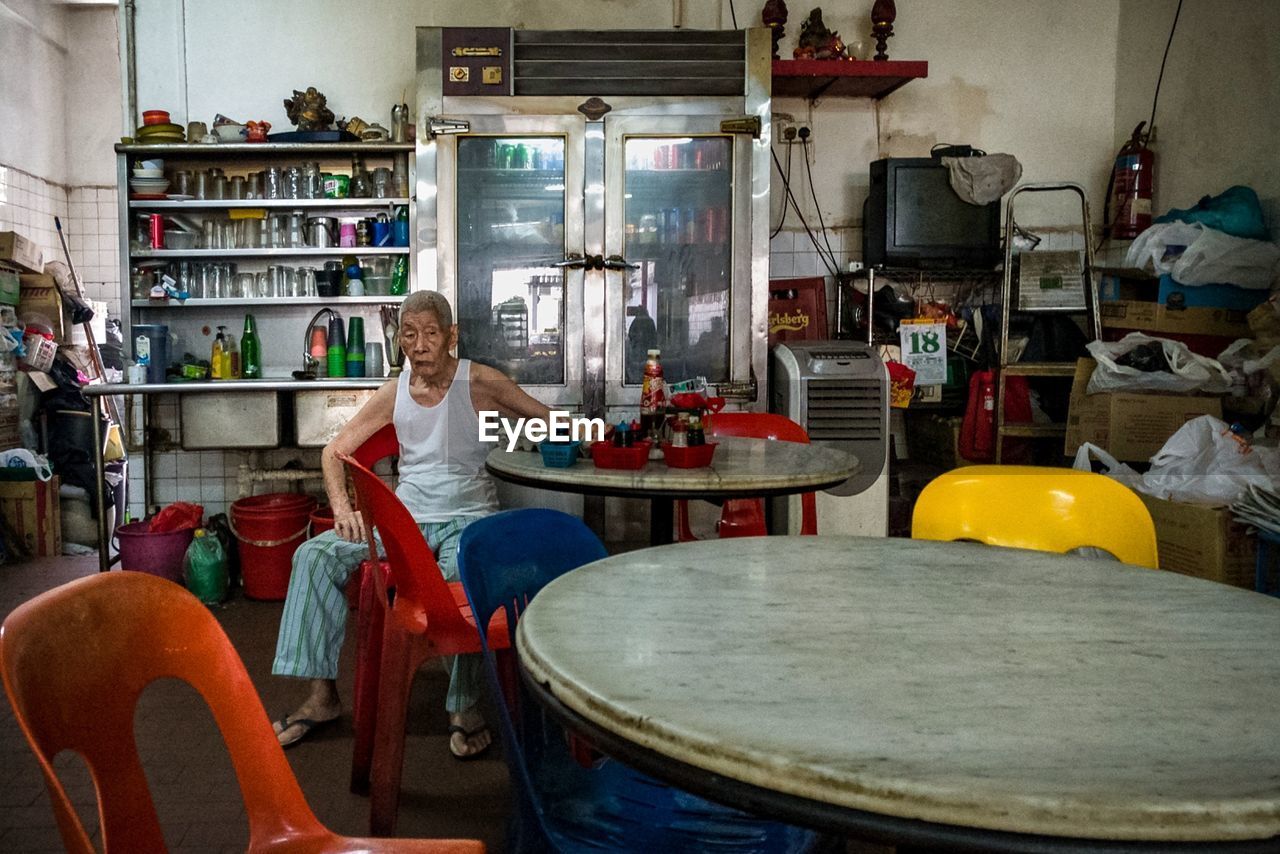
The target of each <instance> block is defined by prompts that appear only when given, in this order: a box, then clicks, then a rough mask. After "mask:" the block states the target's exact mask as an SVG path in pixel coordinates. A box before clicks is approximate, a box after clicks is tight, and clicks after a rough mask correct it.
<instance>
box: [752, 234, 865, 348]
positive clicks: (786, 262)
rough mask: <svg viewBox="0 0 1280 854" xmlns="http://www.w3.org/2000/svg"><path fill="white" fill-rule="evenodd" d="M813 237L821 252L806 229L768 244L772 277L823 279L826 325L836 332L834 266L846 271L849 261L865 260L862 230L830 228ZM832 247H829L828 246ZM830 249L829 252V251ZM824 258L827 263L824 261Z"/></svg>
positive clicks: (775, 238) (783, 235)
mask: <svg viewBox="0 0 1280 854" xmlns="http://www.w3.org/2000/svg"><path fill="white" fill-rule="evenodd" d="M813 237H814V238H816V239H817V241H818V242H819V244H820V246H821V253H820V252H819V250H818V248H817V247H815V245H814V240H813V239H811V238H810V237H809V234H808V233H807V232H805V231H804V230H799V231H793V230H790V229H784V230H783V231H780V232H778V234H777V236H776V237H774V238H773V239H772V240H770V241H769V278H770V279H793V278H803V277H808V276H822V277H823V278H824V279H826V285H827V325H828V326H829V327H830V329H829V331H830V332H832V333H834V331H835V323H836V292H835V279H834V277H833V276H832V275H831V268H832V267H834V268H835V269H836V270H838V271H840V272H847V271H848V269H849V262H850V261H857V260H860V259H861V258H862V229H860V228H829V229H827V230H826V232H825V233H824V232H821V231H817V230H815V231H813ZM828 245H829V246H828ZM828 248H829V249H830V251H829V252H828ZM824 258H826V259H827V260H826V261H825V262H824Z"/></svg>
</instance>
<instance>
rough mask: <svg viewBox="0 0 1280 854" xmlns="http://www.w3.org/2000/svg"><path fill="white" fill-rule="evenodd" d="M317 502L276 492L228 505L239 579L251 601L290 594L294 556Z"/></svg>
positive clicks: (278, 598)
mask: <svg viewBox="0 0 1280 854" xmlns="http://www.w3.org/2000/svg"><path fill="white" fill-rule="evenodd" d="M315 506H316V500H315V499H314V498H312V497H310V496H309V495H294V494H292V493H283V492H277V493H272V494H270V495H254V496H251V497H249V498H241V499H239V500H238V501H235V502H233V503H232V504H231V531H232V533H234V534H235V535H236V540H237V542H238V544H239V545H238V548H239V551H240V576H241V578H243V579H244V595H245V596H248V597H249V598H250V599H264V600H268V601H279V600H281V599H283V598H285V594H286V593H288V591H289V573H290V571H291V569H292V562H293V553H294V552H295V551H296V550H297V548H298V546H299V545H300V544H301V543H302V541H303V540H304V539H305V538H306V536H307V524H308V522H309V521H310V519H311V511H312V510H314V509H315Z"/></svg>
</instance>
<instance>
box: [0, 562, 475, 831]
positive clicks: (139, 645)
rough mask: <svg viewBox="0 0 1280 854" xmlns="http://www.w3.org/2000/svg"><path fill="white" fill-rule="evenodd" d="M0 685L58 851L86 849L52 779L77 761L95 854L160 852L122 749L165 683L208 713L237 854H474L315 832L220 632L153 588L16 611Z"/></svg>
mask: <svg viewBox="0 0 1280 854" xmlns="http://www.w3.org/2000/svg"><path fill="white" fill-rule="evenodd" d="M0 676H2V677H3V680H4V688H5V691H6V692H7V693H8V695H9V702H10V703H11V704H12V705H13V710H14V714H15V717H16V718H17V721H18V725H19V726H20V727H21V728H22V732H23V734H24V735H25V736H26V737H27V741H28V742H29V743H30V744H31V747H32V749H33V750H34V751H35V754H36V758H37V760H39V763H40V768H41V771H42V772H43V773H44V781H45V786H46V788H47V789H48V791H49V800H50V801H51V803H52V806H53V813H54V816H55V817H56V818H57V821H58V830H59V832H60V833H61V834H62V842H63V846H64V847H65V848H66V850H67V851H71V852H77V854H81V853H83V854H89V852H93V851H95V848H94V846H93V844H92V843H91V842H90V840H89V834H88V833H87V832H86V830H85V827H84V825H83V824H82V823H81V821H80V819H79V817H78V815H77V814H76V810H75V808H74V807H73V806H72V804H71V801H70V800H69V799H68V797H67V793H66V791H65V790H64V788H63V786H62V783H61V782H60V781H59V779H58V777H57V773H56V772H55V771H54V768H53V765H52V761H53V759H54V757H56V756H57V755H58V754H59V753H61V752H62V751H64V750H69V751H72V752H74V753H77V754H79V755H80V756H81V757H83V758H84V760H85V762H86V764H87V765H88V767H89V772H90V774H91V775H92V777H93V782H94V788H95V790H96V792H97V796H98V817H99V822H100V827H101V830H102V846H103V850H104V851H107V852H111V851H124V852H133V851H164V850H165V840H164V834H163V832H162V829H161V826H160V821H159V818H158V817H157V814H156V808H155V804H154V802H153V800H152V797H151V790H150V788H149V786H148V785H147V777H146V773H145V772H144V771H143V768H142V764H141V762H140V761H139V758H138V749H137V743H136V742H135V741H134V714H135V712H136V708H137V703H138V697H139V695H141V694H142V691H143V689H145V688H146V687H147V686H148V685H149V684H151V682H153V681H154V680H156V679H160V678H164V677H176V678H178V679H182V680H184V681H185V682H187V683H189V684H190V685H191V686H192V687H193V688H195V689H196V691H198V692H199V693H200V695H201V696H202V697H203V698H204V700H205V702H206V703H208V705H209V709H210V711H211V712H212V713H213V718H214V720H215V721H216V723H217V725H218V729H219V730H220V732H221V734H222V737H223V739H224V741H225V743H226V745H227V751H228V752H229V753H230V756H231V763H232V766H233V767H234V768H235V772H236V779H237V780H238V781H239V784H240V792H241V795H242V796H243V798H244V804H245V811H246V812H247V814H248V818H249V849H248V850H249V851H285V850H287V851H290V852H318V851H419V852H433V854H454V852H456V854H463V852H466V854H475V853H476V852H483V851H484V850H485V849H484V845H483V844H482V843H480V842H477V841H467V840H409V839H352V838H349V837H343V836H338V835H337V834H334V833H332V832H331V831H329V830H328V829H327V828H325V827H324V825H322V824H321V823H320V822H319V821H318V820H317V819H316V817H315V814H314V813H313V812H312V811H311V808H310V807H309V806H308V805H307V802H306V799H305V798H304V797H303V794H302V790H301V789H300V788H299V787H298V781H297V779H296V778H295V777H294V775H293V770H292V769H291V768H290V767H289V762H288V760H286V759H285V756H284V751H283V750H281V748H280V745H279V743H278V742H277V741H276V737H275V734H274V733H273V732H272V730H271V722H270V720H269V719H268V718H267V713H266V711H265V710H264V709H263V708H262V701H261V700H260V699H259V698H258V693H257V691H256V690H255V689H254V687H253V683H252V682H251V681H250V680H249V674H248V673H247V672H246V671H245V669H244V664H243V663H242V662H241V660H240V657H239V656H238V655H236V651H235V649H234V648H233V647H232V646H231V642H230V641H229V640H228V639H227V636H226V634H225V633H224V632H223V631H222V627H221V626H220V625H218V621H217V620H216V619H215V618H214V617H213V615H212V614H211V613H210V611H209V609H208V608H206V607H205V606H204V605H202V604H201V603H200V602H199V600H197V599H196V598H195V597H194V596H192V595H191V594H190V593H188V592H187V591H186V590H184V589H182V587H180V586H179V585H177V584H174V583H173V582H171V581H168V580H165V579H163V578H159V577H157V576H154V575H148V574H147V573H142V572H109V573H101V574H98V573H95V574H94V575H92V576H89V577H88V578H81V579H78V580H76V581H73V582H71V583H70V584H65V585H63V586H61V587H58V588H56V589H54V590H50V591H49V592H47V593H44V594H42V595H40V596H37V597H36V598H35V599H32V600H31V601H29V602H26V603H24V604H22V605H20V606H18V608H16V609H15V610H14V611H13V613H12V614H10V615H9V617H8V619H6V620H5V621H4V626H3V627H0Z"/></svg>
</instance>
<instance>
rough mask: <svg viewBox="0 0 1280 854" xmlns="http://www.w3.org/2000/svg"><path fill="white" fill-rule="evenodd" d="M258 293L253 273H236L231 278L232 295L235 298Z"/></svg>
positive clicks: (252, 295)
mask: <svg viewBox="0 0 1280 854" xmlns="http://www.w3.org/2000/svg"><path fill="white" fill-rule="evenodd" d="M256 295H257V289H256V287H255V285H254V278H253V273H236V274H235V276H233V277H232V279H231V296H232V297H233V298H235V299H248V298H251V297H254V296H256Z"/></svg>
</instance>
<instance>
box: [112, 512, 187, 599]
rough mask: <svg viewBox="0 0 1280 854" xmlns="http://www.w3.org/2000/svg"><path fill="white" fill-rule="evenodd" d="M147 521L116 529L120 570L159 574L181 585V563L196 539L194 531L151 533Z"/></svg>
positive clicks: (131, 523)
mask: <svg viewBox="0 0 1280 854" xmlns="http://www.w3.org/2000/svg"><path fill="white" fill-rule="evenodd" d="M150 526H151V523H150V522H149V521H144V522H129V523H127V524H124V525H121V526H120V527H119V528H118V529H117V530H116V538H117V540H118V542H119V545H120V568H121V569H127V570H130V571H132V572H145V573H148V574H150V575H158V576H160V577H161V578H167V579H169V580H170V581H174V582H177V583H178V584H182V562H183V558H184V557H185V556H186V554H187V547H188V546H190V545H191V540H192V538H193V537H194V536H195V529H194V528H187V529H185V530H182V531H165V532H164V533H160V534H153V533H151V531H149V530H147V529H148V528H149V527H150Z"/></svg>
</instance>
